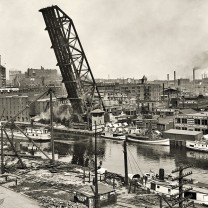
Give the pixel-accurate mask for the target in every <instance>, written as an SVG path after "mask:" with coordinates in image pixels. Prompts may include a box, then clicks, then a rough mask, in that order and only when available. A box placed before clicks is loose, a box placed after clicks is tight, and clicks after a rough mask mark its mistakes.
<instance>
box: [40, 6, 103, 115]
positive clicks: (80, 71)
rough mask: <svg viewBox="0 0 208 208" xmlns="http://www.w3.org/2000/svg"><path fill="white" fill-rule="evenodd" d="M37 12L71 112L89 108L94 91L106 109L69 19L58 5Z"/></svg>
mask: <svg viewBox="0 0 208 208" xmlns="http://www.w3.org/2000/svg"><path fill="white" fill-rule="evenodd" d="M40 12H42V15H43V18H44V21H45V24H46V30H47V31H48V33H49V37H50V40H51V43H52V48H53V49H54V53H55V56H56V59H57V62H58V63H57V65H58V66H59V68H60V71H61V74H62V77H63V83H64V84H65V87H66V90H67V93H68V98H69V100H70V102H71V105H72V108H73V110H74V112H75V113H78V114H80V115H83V114H85V113H87V112H89V111H91V110H92V107H93V104H94V102H95V99H94V94H95V93H97V95H98V98H99V102H98V103H99V105H100V107H102V108H103V109H105V107H104V105H103V102H102V99H101V96H100V93H99V90H98V88H97V85H96V82H95V79H94V77H93V74H92V71H91V68H90V66H89V63H88V60H87V58H86V55H85V53H84V50H83V47H82V44H81V42H80V39H79V36H78V34H77V31H76V28H75V26H74V23H73V21H72V19H71V18H70V17H69V16H67V15H66V14H65V13H64V12H63V11H62V10H61V9H60V8H59V7H58V6H51V7H47V8H43V9H41V10H40ZM87 98H88V99H87ZM89 98H90V99H89Z"/></svg>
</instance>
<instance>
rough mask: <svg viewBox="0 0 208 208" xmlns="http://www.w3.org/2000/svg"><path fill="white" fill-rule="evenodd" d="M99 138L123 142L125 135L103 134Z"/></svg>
mask: <svg viewBox="0 0 208 208" xmlns="http://www.w3.org/2000/svg"><path fill="white" fill-rule="evenodd" d="M100 136H101V137H103V138H106V139H112V140H125V135H124V134H121V133H113V132H103V133H102V134H101V135H100Z"/></svg>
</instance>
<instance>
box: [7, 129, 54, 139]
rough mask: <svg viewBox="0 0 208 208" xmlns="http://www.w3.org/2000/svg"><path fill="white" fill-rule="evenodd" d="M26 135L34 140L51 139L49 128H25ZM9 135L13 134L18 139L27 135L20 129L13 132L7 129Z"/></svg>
mask: <svg viewBox="0 0 208 208" xmlns="http://www.w3.org/2000/svg"><path fill="white" fill-rule="evenodd" d="M24 133H25V135H27V137H29V138H30V139H32V140H34V141H49V140H50V139H51V135H50V133H49V131H48V129H47V128H43V127H41V128H31V127H27V128H25V130H24ZM7 134H8V136H12V135H13V137H14V138H17V139H24V138H26V136H25V135H24V134H23V133H22V132H21V131H19V130H14V131H13V132H11V131H7Z"/></svg>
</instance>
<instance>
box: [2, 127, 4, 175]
mask: <svg viewBox="0 0 208 208" xmlns="http://www.w3.org/2000/svg"><path fill="white" fill-rule="evenodd" d="M3 146H4V135H3V127H1V174H4V147H3Z"/></svg>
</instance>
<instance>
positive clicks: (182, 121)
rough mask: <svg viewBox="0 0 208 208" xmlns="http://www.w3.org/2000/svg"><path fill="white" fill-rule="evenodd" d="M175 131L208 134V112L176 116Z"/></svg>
mask: <svg viewBox="0 0 208 208" xmlns="http://www.w3.org/2000/svg"><path fill="white" fill-rule="evenodd" d="M174 126H175V129H181V130H189V131H201V132H203V134H208V112H199V113H194V114H182V115H180V114H179V115H176V116H175V119H174Z"/></svg>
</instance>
